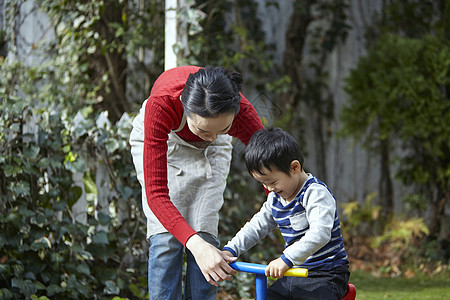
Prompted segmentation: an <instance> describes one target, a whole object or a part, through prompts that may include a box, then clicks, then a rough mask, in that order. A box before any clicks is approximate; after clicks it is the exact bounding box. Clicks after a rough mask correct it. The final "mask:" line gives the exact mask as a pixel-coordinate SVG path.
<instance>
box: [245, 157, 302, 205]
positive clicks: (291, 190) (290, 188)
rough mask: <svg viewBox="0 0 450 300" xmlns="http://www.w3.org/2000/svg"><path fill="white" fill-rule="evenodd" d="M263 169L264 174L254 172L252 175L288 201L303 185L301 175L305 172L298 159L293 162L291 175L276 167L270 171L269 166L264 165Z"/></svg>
mask: <svg viewBox="0 0 450 300" xmlns="http://www.w3.org/2000/svg"><path fill="white" fill-rule="evenodd" d="M295 162H297V163H295ZM261 171H262V173H263V174H260V173H258V172H253V173H252V174H251V175H252V176H253V178H255V179H256V180H258V181H259V182H261V183H262V184H263V186H264V187H265V188H266V189H267V190H269V191H270V192H275V193H277V194H278V195H280V196H281V197H283V199H284V200H286V201H288V202H290V201H292V199H294V197H295V196H296V195H297V193H298V192H299V191H300V188H301V187H302V185H303V180H302V176H301V175H302V174H304V172H303V171H302V169H301V166H300V164H299V163H298V161H294V162H292V163H291V171H290V176H289V175H288V174H286V173H284V172H281V171H279V170H278V169H276V168H272V171H269V170H268V169H267V168H265V167H263V168H262V169H261Z"/></svg>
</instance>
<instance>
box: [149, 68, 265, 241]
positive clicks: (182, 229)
mask: <svg viewBox="0 0 450 300" xmlns="http://www.w3.org/2000/svg"><path fill="white" fill-rule="evenodd" d="M198 69H200V68H199V67H193V66H186V67H178V68H174V69H170V70H167V71H165V72H164V73H162V74H161V76H160V77H159V78H158V79H157V80H156V81H155V83H154V85H153V88H152V90H151V93H150V97H149V99H148V101H147V105H146V107H145V120H144V128H145V130H144V131H145V138H144V182H145V191H146V196H147V202H148V205H149V207H150V209H151V210H152V212H153V213H154V214H155V216H156V217H157V218H158V220H159V221H160V222H161V224H162V225H163V226H164V227H165V228H166V229H167V230H168V231H169V232H170V233H171V234H172V235H173V236H174V237H175V238H177V239H178V240H179V241H180V242H181V243H182V244H183V245H186V242H187V240H188V239H189V238H190V237H191V236H192V235H193V234H195V233H196V232H195V231H194V229H192V227H191V226H189V224H188V223H187V222H186V220H185V219H184V218H183V217H182V216H181V214H180V212H179V211H178V210H177V208H176V207H175V206H174V205H173V203H172V202H171V201H170V199H169V189H168V186H167V149H168V148H167V139H168V134H169V132H170V131H171V130H176V129H177V128H178V127H179V126H180V123H181V120H182V117H183V111H184V110H183V105H182V103H181V101H180V95H181V92H182V90H183V88H184V86H185V83H186V80H187V78H188V76H189V74H191V73H195V72H197V70H198ZM262 128H263V125H262V122H261V120H260V119H259V117H258V115H257V113H256V110H255V108H254V107H253V106H252V105H251V104H250V102H249V101H248V100H247V99H245V98H244V96H242V95H241V107H240V111H239V113H238V114H237V115H236V117H235V118H234V120H233V124H232V126H231V129H230V130H229V132H228V134H229V135H231V136H234V137H237V138H239V139H240V140H241V141H242V142H243V143H244V144H245V145H247V144H248V142H249V140H250V138H251V136H252V135H253V133H255V132H256V131H258V130H260V129H262ZM177 134H178V135H179V136H180V137H181V138H182V139H184V140H185V141H188V142H193V141H202V139H201V138H199V137H198V136H196V135H195V134H193V133H192V132H191V131H190V130H189V128H188V126H187V125H185V126H184V128H183V129H182V130H181V131H179V132H177Z"/></svg>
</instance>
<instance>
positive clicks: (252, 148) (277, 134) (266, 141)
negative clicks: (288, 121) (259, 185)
mask: <svg viewBox="0 0 450 300" xmlns="http://www.w3.org/2000/svg"><path fill="white" fill-rule="evenodd" d="M294 160H298V161H299V162H300V166H301V168H302V169H303V162H304V159H303V155H302V153H301V151H300V146H299V144H298V143H297V141H296V140H295V139H294V137H293V136H292V135H290V134H289V133H287V132H286V131H284V130H282V129H280V128H266V129H261V130H259V131H257V132H255V134H253V136H252V138H251V139H250V141H249V143H248V145H247V148H246V149H245V164H246V166H247V170H248V172H249V173H250V175H251V174H252V173H255V172H257V173H259V174H262V175H264V173H263V172H262V169H263V168H266V169H268V170H269V171H274V169H276V170H278V171H281V172H283V173H286V174H288V175H289V176H290V170H291V163H292V161H294Z"/></svg>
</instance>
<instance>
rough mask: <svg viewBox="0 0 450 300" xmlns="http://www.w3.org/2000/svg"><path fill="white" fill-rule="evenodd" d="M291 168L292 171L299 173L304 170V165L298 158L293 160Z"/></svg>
mask: <svg viewBox="0 0 450 300" xmlns="http://www.w3.org/2000/svg"><path fill="white" fill-rule="evenodd" d="M291 170H292V172H294V173H296V174H298V173H300V172H301V171H302V165H301V164H300V162H299V161H298V160H293V161H292V162H291Z"/></svg>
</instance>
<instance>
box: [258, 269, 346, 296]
mask: <svg viewBox="0 0 450 300" xmlns="http://www.w3.org/2000/svg"><path fill="white" fill-rule="evenodd" d="M349 277H350V272H349V271H348V268H346V270H339V271H331V272H314V271H310V272H309V274H308V277H305V278H302V277H283V278H280V279H278V280H277V281H275V282H274V283H273V284H272V285H271V286H270V287H269V288H268V290H267V299H270V300H281V299H290V300H294V299H295V300H300V299H301V300H313V299H314V300H341V299H342V297H344V295H345V293H346V291H347V283H348V279H349Z"/></svg>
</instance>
